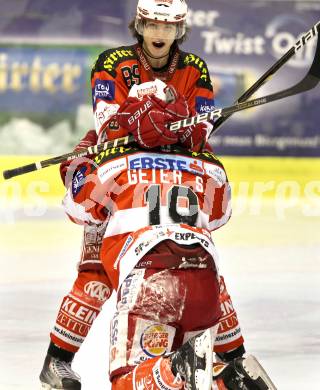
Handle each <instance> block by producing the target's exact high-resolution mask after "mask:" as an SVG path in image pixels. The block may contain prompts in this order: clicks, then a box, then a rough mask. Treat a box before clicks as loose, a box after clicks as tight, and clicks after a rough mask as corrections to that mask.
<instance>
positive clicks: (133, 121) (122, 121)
mask: <svg viewBox="0 0 320 390" xmlns="http://www.w3.org/2000/svg"><path fill="white" fill-rule="evenodd" d="M152 108H154V102H153V101H152V100H151V99H150V97H149V96H145V97H144V98H143V99H141V100H139V99H138V98H136V97H128V99H127V100H126V101H125V102H123V103H122V104H121V106H120V107H119V110H118V112H117V121H118V124H119V125H120V126H121V127H123V128H124V129H126V130H127V131H128V132H129V133H133V132H134V131H136V130H137V128H138V126H139V123H141V121H142V119H143V118H144V117H145V116H146V114H147V113H148V112H149V111H150V110H151V109H152Z"/></svg>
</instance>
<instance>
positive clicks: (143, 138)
mask: <svg viewBox="0 0 320 390" xmlns="http://www.w3.org/2000/svg"><path fill="white" fill-rule="evenodd" d="M170 122H172V116H171V115H170V114H168V113H166V112H164V111H160V110H158V109H153V110H151V111H149V112H148V113H147V114H146V115H145V116H144V117H143V119H142V120H141V122H140V123H139V126H138V127H137V129H135V130H133V131H132V134H133V135H134V137H135V140H136V141H137V142H138V143H139V145H140V146H142V147H143V148H146V149H150V148H154V147H157V146H163V145H170V144H174V143H177V142H178V136H177V134H175V133H173V132H172V131H170V130H169V129H168V128H167V126H166V125H167V123H170Z"/></svg>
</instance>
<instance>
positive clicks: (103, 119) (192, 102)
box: [40, 0, 244, 389]
mask: <svg viewBox="0 0 320 390" xmlns="http://www.w3.org/2000/svg"><path fill="white" fill-rule="evenodd" d="M186 12H187V6H186V4H185V2H184V1H180V0H170V1H149V0H145V1H143V0H140V1H139V3H138V7H137V17H136V19H135V21H134V23H132V24H131V29H132V31H133V32H134V35H135V36H136V37H137V39H138V43H137V44H136V45H133V46H123V47H120V48H116V49H110V50H107V51H105V52H103V53H102V54H101V55H100V56H99V58H98V60H97V62H96V64H95V66H94V68H93V70H92V79H91V83H92V92H93V108H94V115H95V123H96V132H97V133H95V132H94V131H90V132H88V134H87V136H86V137H85V138H84V139H83V140H82V142H81V143H80V144H79V147H86V146H90V145H93V144H95V143H97V141H102V140H104V139H106V138H108V139H112V138H118V137H120V136H123V135H127V134H128V133H132V134H134V136H135V138H136V141H137V143H138V145H139V146H140V147H142V148H145V149H152V148H154V147H157V146H160V145H170V144H179V145H180V146H181V147H182V148H184V149H186V150H187V149H189V150H192V151H194V152H197V151H199V150H200V148H201V147H202V146H203V144H204V143H205V140H206V136H207V134H208V131H210V128H211V124H210V123H206V124H199V125H196V126H190V127H189V128H187V129H183V130H182V131H180V132H179V133H178V134H172V133H170V132H169V131H168V130H167V128H166V126H165V125H166V123H168V122H170V121H174V120H177V119H181V118H185V117H189V116H192V115H193V114H194V113H195V112H204V111H208V110H211V109H212V108H213V104H214V102H213V98H214V96H213V90H212V85H211V81H210V77H209V73H208V69H207V66H206V64H205V62H204V61H203V60H202V59H201V58H199V57H197V56H196V55H194V54H192V53H185V52H182V51H181V50H180V49H179V47H178V43H179V42H180V41H181V40H182V39H183V38H184V34H185V29H186V26H185V20H186ZM164 83H165V84H164ZM167 85H168V86H172V87H174V88H169V89H168V88H166V86H167ZM128 95H129V97H128ZM111 153H113V152H111ZM100 157H101V156H100ZM96 158H99V156H97V157H96ZM145 158H146V159H148V158H149V157H148V156H146V157H145ZM169 160H170V158H169ZM147 161H148V160H147ZM171 164H173V165H171V166H170V165H169V168H170V167H171V168H172V167H174V161H171ZM193 164H194V168H193V169H195V171H197V170H200V171H201V170H203V167H201V166H198V165H197V162H196V160H195V162H194V163H193ZM67 168H68V166H63V167H62V170H61V171H62V175H63V177H65V173H66V169H67ZM86 169H87V168H86V166H83V167H81V168H80V169H78V170H76V173H75V177H74V178H73V175H72V174H70V172H69V174H68V175H67V176H66V177H67V181H66V184H67V185H71V186H72V188H73V189H74V188H75V192H77V188H80V187H81V186H82V185H81V181H82V180H83V179H84V178H85V177H87V173H88V172H86ZM69 170H70V171H71V172H72V171H73V170H74V169H73V167H72V166H71V167H69ZM112 170H113V168H112ZM180 170H181V166H175V169H174V171H175V172H176V173H174V174H175V175H177V177H176V178H175V180H176V182H174V183H175V184H176V186H178V185H179V183H180V182H179V175H180V173H179V172H180ZM132 171H133V172H132V176H131V177H130V180H131V184H134V183H135V182H137V183H138V181H139V180H141V175H142V177H143V175H144V173H143V170H142V167H140V166H137V167H135V168H134V169H133V170H132ZM134 171H136V172H134ZM153 172H154V173H153V175H156V174H157V171H156V170H154V171H153ZM105 175H106V176H105V177H108V173H107V172H106V173H105ZM165 177H166V173H164V177H162V179H163V180H167V179H166V178H165ZM142 180H143V179H142ZM154 180H155V181H154V183H157V181H156V178H154ZM196 180H200V179H196ZM174 183H171V184H174ZM198 186H201V183H198ZM158 190H159V187H157V184H155V185H154V186H153V187H152V188H151V187H150V192H148V194H149V195H148V196H149V198H148V202H149V205H150V203H151V202H153V201H154V200H155V197H156V196H157V191H158ZM128 191H129V190H128ZM174 191H178V192H179V191H180V190H179V189H178V187H176V189H175V190H174ZM185 191H187V190H185ZM217 191H218V190H217ZM218 193H219V191H218ZM186 194H187V195H186ZM186 194H184V196H180V195H179V198H181V199H182V200H181V201H182V202H183V201H184V202H186V203H188V202H190V199H188V194H189V192H187V193H186ZM190 194H191V193H190ZM174 196H175V194H174V192H173V197H174ZM190 196H193V195H190ZM217 196H218V195H217ZM219 196H220V198H221V197H222V198H223V196H222V194H221V193H220V195H219ZM117 197H118V195H117ZM183 199H184V200H183ZM220 200H221V199H220ZM132 202H133V203H132V207H131V210H132V215H131V217H130V216H129V217H128V218H127V219H126V223H128V225H129V224H130V221H131V220H135V219H139V218H140V215H136V214H135V212H136V209H137V207H135V206H134V204H135V202H137V199H136V198H133V199H132ZM154 206H155V208H153V209H152V210H157V207H158V206H157V203H156V204H155V205H154ZM220 206H221V207H222V206H225V205H223V204H221V205H220ZM179 207H180V206H179ZM221 207H220V208H217V209H216V210H215V218H217V219H214V221H215V222H214V224H215V227H214V228H215V229H216V228H218V227H219V226H220V225H222V224H224V223H225V222H226V221H227V219H228V218H229V212H227V213H225V214H223V213H222V211H221ZM221 213H222V214H221ZM151 214H152V215H151V220H150V225H154V224H155V223H154V222H158V216H157V215H156V213H151ZM117 215H118V216H120V214H117ZM219 215H220V219H221V221H220V222H217V221H219V218H218V216H219ZM109 217H110V214H109V213H107V217H106V218H104V219H103V218H101V219H95V221H94V222H92V221H91V222H90V221H85V222H84V223H85V233H84V242H83V253H82V258H81V261H80V265H79V276H78V278H77V280H76V282H75V283H74V286H73V288H72V290H71V292H70V293H69V294H68V295H67V296H66V297H65V298H64V300H63V302H62V305H61V308H60V310H59V313H58V317H57V320H56V324H55V326H54V328H53V330H52V332H51V343H50V346H49V350H48V355H47V357H46V360H45V363H44V367H43V370H42V372H41V375H40V379H41V382H42V384H43V386H44V387H45V388H48V389H50V388H61V389H63V388H65V389H80V388H81V384H80V378H79V377H78V376H77V375H76V374H75V373H74V372H73V371H72V369H71V362H72V359H73V356H74V353H75V352H77V350H78V349H79V347H80V346H81V343H82V342H83V340H84V338H85V337H86V335H87V333H88V331H89V329H90V327H91V325H92V322H93V321H94V319H95V318H96V316H97V315H98V314H99V312H100V310H101V307H102V305H103V303H104V302H105V301H106V300H107V299H108V298H109V296H110V295H111V292H112V290H113V289H114V288H116V287H117V286H118V284H119V281H118V278H119V276H118V275H117V271H115V270H114V269H111V268H110V267H109V268H108V269H106V262H104V264H102V262H101V258H102V260H103V258H104V257H106V256H108V258H112V256H113V253H114V251H115V250H116V251H117V250H118V249H119V247H120V246H121V245H123V246H122V249H123V248H125V247H126V245H129V244H130V242H129V243H128V242H125V243H124V242H123V240H122V239H121V238H119V237H117V238H115V239H114V241H113V242H112V245H110V246H108V245H106V243H105V241H104V246H103V250H102V251H101V252H100V247H101V244H102V241H103V237H105V236H106V234H107V232H106V228H107V231H108V229H109V231H110V229H116V225H117V224H118V223H117V222H112V223H111V221H110V218H109ZM74 218H75V221H78V217H77V216H75V217H74ZM114 220H115V219H113V221H114ZM121 220H122V218H121ZM110 223H111V224H110ZM114 225H115V226H114ZM211 230H213V229H211ZM119 234H120V235H121V232H120V233H119ZM186 234H188V233H186ZM192 234H194V233H192ZM130 237H131V236H128V240H129V241H130V240H131V238H130ZM141 245H142V247H143V246H144V245H145V244H144V243H141ZM179 245H180V244H179ZM181 248H182V251H181ZM150 249H151V247H150ZM123 250H124V249H123ZM138 250H140V249H138ZM120 252H121V250H120ZM149 252H150V251H149ZM149 252H148V253H149ZM151 255H154V256H155V257H156V258H159V257H161V258H164V257H165V258H167V259H169V260H170V259H171V261H172V262H173V266H174V267H180V265H181V268H183V269H184V268H185V269H186V270H187V269H188V270H189V271H190V268H192V269H193V268H200V269H201V266H203V265H204V264H202V263H201V262H200V263H199V261H200V258H201V259H202V258H205V259H207V257H208V255H207V252H206V251H205V250H204V248H202V247H201V246H200V244H199V243H197V244H195V247H193V246H192V245H191V246H190V245H189V246H188V250H187V248H185V247H184V246H182V247H181V245H180V246H179V247H177V246H176V245H175V244H173V243H171V241H170V240H166V241H164V242H162V243H159V244H158V245H156V246H153V248H152V251H151V252H150V253H149V256H151ZM182 259H184V260H183V262H182V263H181V261H182ZM148 261H149V260H147V262H148ZM207 261H208V259H207V260H205V262H207ZM144 263H145V260H142V263H141V264H140V267H141V269H143V270H145V269H147V268H146V266H145V265H144ZM210 264H211V262H210ZM109 265H110V264H109ZM143 265H144V266H143ZM157 267H160V266H159V265H157ZM161 267H163V265H161ZM166 267H167V268H168V267H169V268H171V267H170V266H169V265H168V264H166ZM210 267H211V268H210ZM210 267H209V268H210V271H208V270H207V271H206V272H207V273H209V276H205V278H206V277H209V279H210V280H211V282H210V285H211V287H212V296H210V297H209V298H210V299H209V300H208V294H207V292H206V295H205V296H203V297H202V296H201V293H200V295H199V296H197V294H196V295H195V297H194V299H195V300H196V299H197V302H198V304H197V306H198V305H199V302H202V301H203V304H204V305H205V306H206V315H207V316H208V317H210V320H208V319H206V318H207V317H205V316H204V317H203V323H202V324H198V325H199V326H198V328H199V329H197V332H198V331H199V330H203V329H205V328H207V327H210V326H212V327H214V328H215V329H216V326H217V324H218V334H217V338H216V342H215V346H214V350H215V352H216V353H217V355H218V356H219V357H220V359H221V360H223V361H232V360H233V359H234V358H240V357H241V356H242V354H243V353H244V348H243V338H242V335H241V330H240V327H239V324H238V320H237V315H236V313H235V312H234V309H233V307H232V303H231V300H230V296H229V295H228V293H227V291H226V288H225V284H224V281H223V278H222V277H221V276H219V277H218V278H217V277H216V276H215V277H213V276H214V275H215V274H216V268H215V266H212V264H211V266H210ZM156 269H158V268H156ZM160 269H162V268H160ZM165 269H166V268H165ZM106 271H107V272H106ZM129 271H130V270H129ZM148 272H152V271H148ZM148 272H147V273H148ZM206 272H205V273H206ZM156 274H158V272H157V273H156ZM187 274H189V273H187ZM192 277H194V276H190V278H192ZM128 278H129V279H128ZM132 278H133V279H134V278H136V273H134V275H133V276H131V279H132ZM155 278H156V277H155ZM131 279H130V275H129V276H127V277H126V278H125V279H123V280H122V279H121V281H122V282H123V284H121V288H124V290H125V291H126V292H127V294H129V297H131V295H132V294H134V293H135V290H134V288H137V287H135V284H136V283H138V282H134V283H133V282H132V281H131ZM138 279H139V278H138ZM156 279H157V278H156ZM196 280H197V281H198V279H197V278H196ZM196 280H195V281H196ZM200 280H201V278H200ZM217 280H218V284H217ZM140 281H141V280H140ZM195 281H194V282H195ZM132 283H133V287H132ZM188 283H189V284H193V281H192V280H191V279H190V280H189V282H188ZM123 286H125V287H123ZM181 288H182V291H184V290H185V289H186V287H185V286H182V287H181ZM132 289H133V291H134V292H133V293H132ZM218 290H220V295H219V294H218V295H219V304H221V306H222V307H226V306H228V307H229V308H230V310H229V311H228V312H224V313H223V314H222V316H221V311H220V306H219V305H218V306H217V301H216V294H217V291H218ZM173 293H175V294H176V295H175V297H176V298H177V294H178V293H179V294H180V292H179V291H173V292H172V294H173ZM173 297H174V296H173ZM179 297H180V295H179ZM131 298H132V297H131ZM131 298H130V299H131ZM180 298H181V297H180ZM180 298H179V300H178V303H179V302H180ZM126 299H128V298H126ZM166 301H168V300H166ZM131 303H132V304H133V302H131ZM224 303H227V305H224ZM139 304H141V303H139ZM190 305H194V302H192V301H191V303H190ZM200 306H201V305H200ZM170 310H171V311H169V314H170V313H171V314H170V315H173V312H174V311H176V310H178V308H177V307H175V306H173V307H172V308H171V309H170ZM179 310H180V309H179ZM179 310H178V311H179ZM181 310H182V309H181ZM195 313H196V312H195ZM186 316H190V317H195V318H196V317H197V316H196V315H195V314H190V312H187V313H186ZM202 316H203V313H202ZM191 322H192V321H191ZM116 323H117V320H115V319H114V320H113V322H112V326H113V327H115V324H116ZM138 325H139V326H138ZM138 325H137V324H136V323H135V321H133V323H132V326H131V327H130V332H134V329H135V328H139V327H141V326H142V325H141V324H140V323H139V324H138ZM150 326H151V328H150V329H149V326H148V327H147V328H148V329H149V330H148V331H147V334H146V336H145V337H146V345H149V347H148V348H150V345H151V350H149V349H146V348H142V350H143V354H144V355H142V356H140V357H139V359H141V360H145V359H148V358H150V357H152V356H157V353H158V354H159V352H156V354H155V351H158V350H159V348H158V347H157V346H156V347H152V338H153V337H156V338H157V337H158V336H154V335H153V328H152V326H154V324H151V325H150ZM157 326H160V328H159V329H158V328H157ZM161 326H163V325H162V324H161V323H160V324H158V323H157V324H156V325H155V329H156V330H155V333H156V334H158V333H160V334H163V335H167V334H168V335H171V336H170V337H171V339H172V338H175V340H174V341H173V340H171V341H172V343H171V347H172V348H173V349H175V348H177V347H178V346H179V345H181V343H182V342H183V341H185V340H186V339H187V338H189V337H191V336H192V335H193V332H194V331H193V330H192V331H190V334H188V332H185V334H183V333H180V334H179V333H177V335H176V336H175V337H173V335H172V334H173V329H171V328H170V329H171V331H170V332H169V331H168V330H167V329H165V330H164V331H163V332H162V328H161ZM170 326H171V325H170ZM192 327H194V326H191V328H192ZM168 329H169V328H168ZM149 331H150V335H149V334H148V332H149ZM111 334H112V332H111ZM131 336H132V335H131ZM125 337H129V336H128V335H125ZM168 337H169V336H168ZM148 340H149V341H148ZM168 340H169V339H168ZM168 340H164V341H163V342H164V343H165V344H166V343H167V341H168ZM111 341H112V342H113V341H114V339H113V338H112V340H111ZM112 342H111V344H112ZM131 342H133V340H131ZM121 343H125V342H124V339H123V338H122V339H121ZM129 343H130V342H129ZM122 346H123V345H122ZM161 348H162V349H161ZM161 348H160V351H162V352H164V349H163V348H164V347H163V346H162V347H161ZM169 350H170V348H167V347H166V348H165V351H166V352H168V351H169ZM117 351H118V348H117V347H116V348H111V355H110V361H111V362H112V361H114V360H116V361H119V359H118V360H117V359H115V355H116V354H117ZM134 351H135V350H134ZM122 353H124V354H127V355H128V354H130V351H128V350H126V349H124V350H123V351H122ZM132 353H133V352H132ZM154 354H155V355H154ZM132 359H133V360H132ZM132 359H131V360H130V359H129V360H128V361H126V362H125V363H121V364H120V367H118V368H116V369H115V370H113V371H114V372H115V373H114V374H113V375H112V378H114V383H117V386H118V387H119V386H120V387H119V388H130V387H129V385H128V387H123V386H124V385H123V383H125V381H124V380H123V377H122V376H121V374H122V373H123V372H124V373H126V372H127V371H128V369H132V367H133V366H135V365H137V363H138V362H137V360H134V359H135V358H132ZM139 359H138V360H139ZM120 360H121V359H120ZM128 362H129V363H128ZM123 364H124V365H123ZM145 364H146V365H147V364H149V363H147V362H146V363H145ZM111 365H112V364H111ZM140 368H141V367H140ZM123 369H124V371H123ZM119 370H120V371H119ZM169 371H170V370H169ZM225 372H226V371H225ZM128 375H129V376H130V374H128ZM121 378H122V379H121ZM128 378H129V377H128V376H126V380H128V381H130V380H131V379H128ZM128 383H129V382H128ZM121 386H122V387H121ZM125 386H127V385H125Z"/></svg>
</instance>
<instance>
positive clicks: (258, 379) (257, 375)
mask: <svg viewBox="0 0 320 390" xmlns="http://www.w3.org/2000/svg"><path fill="white" fill-rule="evenodd" d="M213 379H214V380H218V379H222V380H223V383H224V385H225V386H226V388H227V389H228V390H239V389H240V390H277V388H276V387H275V385H274V384H273V383H272V381H271V379H270V378H269V376H268V374H267V373H266V371H265V370H264V368H263V367H262V366H261V364H260V363H259V362H258V361H257V359H256V358H255V357H254V356H252V355H249V356H247V357H245V358H236V359H234V360H233V361H232V362H230V363H217V364H214V365H213Z"/></svg>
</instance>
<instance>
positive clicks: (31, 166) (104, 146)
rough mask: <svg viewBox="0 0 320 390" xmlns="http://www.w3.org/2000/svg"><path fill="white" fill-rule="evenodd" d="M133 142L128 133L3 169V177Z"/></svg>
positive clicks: (32, 170)
mask: <svg viewBox="0 0 320 390" xmlns="http://www.w3.org/2000/svg"><path fill="white" fill-rule="evenodd" d="M132 142H134V136H133V135H128V136H127V137H122V138H118V139H115V140H111V141H106V142H104V143H102V144H98V145H94V146H90V147H89V148H87V149H83V150H81V151H78V152H70V153H66V154H62V155H61V156H57V157H52V158H49V159H47V160H42V161H37V162H34V163H31V164H28V165H23V166H22V167H18V168H13V169H8V170H6V171H3V177H4V178H5V179H11V178H12V177H15V176H19V175H23V174H25V173H29V172H34V171H37V170H39V169H42V168H47V167H50V166H51V165H56V164H61V163H63V162H66V161H70V160H74V159H75V158H80V157H87V156H89V155H91V154H98V153H100V152H102V151H103V150H106V149H110V148H114V147H116V146H124V145H128V144H130V143H132Z"/></svg>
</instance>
